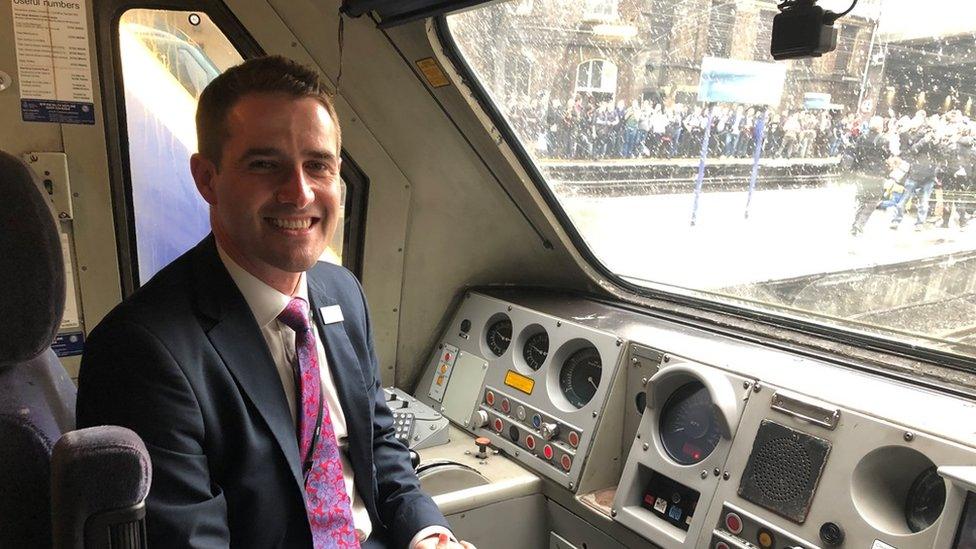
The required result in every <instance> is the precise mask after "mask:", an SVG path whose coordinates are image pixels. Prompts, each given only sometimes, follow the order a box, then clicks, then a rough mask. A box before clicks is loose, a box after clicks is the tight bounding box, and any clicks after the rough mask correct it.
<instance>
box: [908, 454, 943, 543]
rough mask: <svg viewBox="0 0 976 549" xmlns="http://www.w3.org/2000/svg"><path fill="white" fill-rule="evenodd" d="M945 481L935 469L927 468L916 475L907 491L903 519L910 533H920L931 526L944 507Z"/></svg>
mask: <svg viewBox="0 0 976 549" xmlns="http://www.w3.org/2000/svg"><path fill="white" fill-rule="evenodd" d="M945 500H946V487H945V481H944V480H943V479H942V477H940V476H939V473H938V472H937V471H936V468H935V467H929V468H928V469H926V470H924V471H922V474H920V475H918V477H917V478H916V479H915V482H913V483H912V487H911V489H910V490H908V497H907V498H906V500H905V519H906V520H907V521H908V527H909V528H911V530H912V532H921V531H922V530H925V529H926V528H928V527H929V526H932V525H933V524H934V523H935V521H936V520H938V519H939V516H940V515H942V508H943V507H944V506H945Z"/></svg>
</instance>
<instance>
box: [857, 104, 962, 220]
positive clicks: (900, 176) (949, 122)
mask: <svg viewBox="0 0 976 549" xmlns="http://www.w3.org/2000/svg"><path fill="white" fill-rule="evenodd" d="M974 136H976V121H973V120H972V119H971V118H969V117H968V116H966V115H964V114H963V113H962V112H960V111H958V110H954V111H949V112H947V113H943V114H932V115H928V114H927V113H926V112H925V111H922V110H920V111H918V112H916V113H915V115H914V116H911V117H910V116H902V117H894V116H890V117H881V116H874V117H872V118H870V119H868V120H866V121H864V122H863V123H862V124H860V125H859V126H858V127H856V128H854V130H853V132H852V142H851V144H850V146H849V147H848V149H847V154H846V155H845V156H846V158H847V159H848V160H849V162H850V165H851V168H852V172H853V176H852V177H854V178H855V181H857V183H858V195H857V196H858V208H857V213H856V214H855V219H854V223H853V225H852V226H851V233H852V234H854V235H855V236H856V235H859V234H861V233H862V232H863V230H864V226H865V225H866V224H867V221H868V220H869V219H870V217H871V215H872V214H873V213H874V212H876V211H879V210H880V211H885V212H887V213H888V214H889V215H890V216H891V217H890V224H889V226H890V228H892V229H898V228H899V227H900V226H901V222H902V220H903V218H904V217H905V213H906V209H907V208H908V207H909V206H910V205H911V206H914V210H915V229H916V230H922V229H924V228H925V227H926V226H930V225H940V226H942V227H949V224H950V220H951V219H952V213H953V211H955V212H956V216H957V220H958V221H957V222H958V225H959V227H965V226H966V225H967V223H969V222H970V221H971V220H972V218H973V216H974V213H976V207H974V206H976V204H974V201H973V198H974V191H976V143H974ZM937 191H941V192H937ZM936 196H938V197H939V199H935V198H936ZM933 202H934V204H933ZM933 206H936V207H933ZM930 214H932V218H930V217H929V216H930Z"/></svg>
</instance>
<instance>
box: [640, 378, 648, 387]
mask: <svg viewBox="0 0 976 549" xmlns="http://www.w3.org/2000/svg"><path fill="white" fill-rule="evenodd" d="M647 381H648V379H647V378H646V377H642V378H641V385H643V386H644V387H647Z"/></svg>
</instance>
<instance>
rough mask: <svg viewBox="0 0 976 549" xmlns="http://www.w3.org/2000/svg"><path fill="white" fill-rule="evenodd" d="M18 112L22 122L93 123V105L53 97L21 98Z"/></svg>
mask: <svg viewBox="0 0 976 549" xmlns="http://www.w3.org/2000/svg"><path fill="white" fill-rule="evenodd" d="M20 114H21V117H22V118H23V119H24V122H55V123H58V124H89V125H90V124H94V123H95V105H94V104H92V103H79V102H77V101H55V100H53V99H21V100H20Z"/></svg>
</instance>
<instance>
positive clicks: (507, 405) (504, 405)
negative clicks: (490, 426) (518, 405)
mask: <svg viewBox="0 0 976 549" xmlns="http://www.w3.org/2000/svg"><path fill="white" fill-rule="evenodd" d="M502 411H503V412H505V413H506V414H507V413H509V412H511V411H512V405H511V404H510V403H509V402H508V399H507V398H503V399H502Z"/></svg>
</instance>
